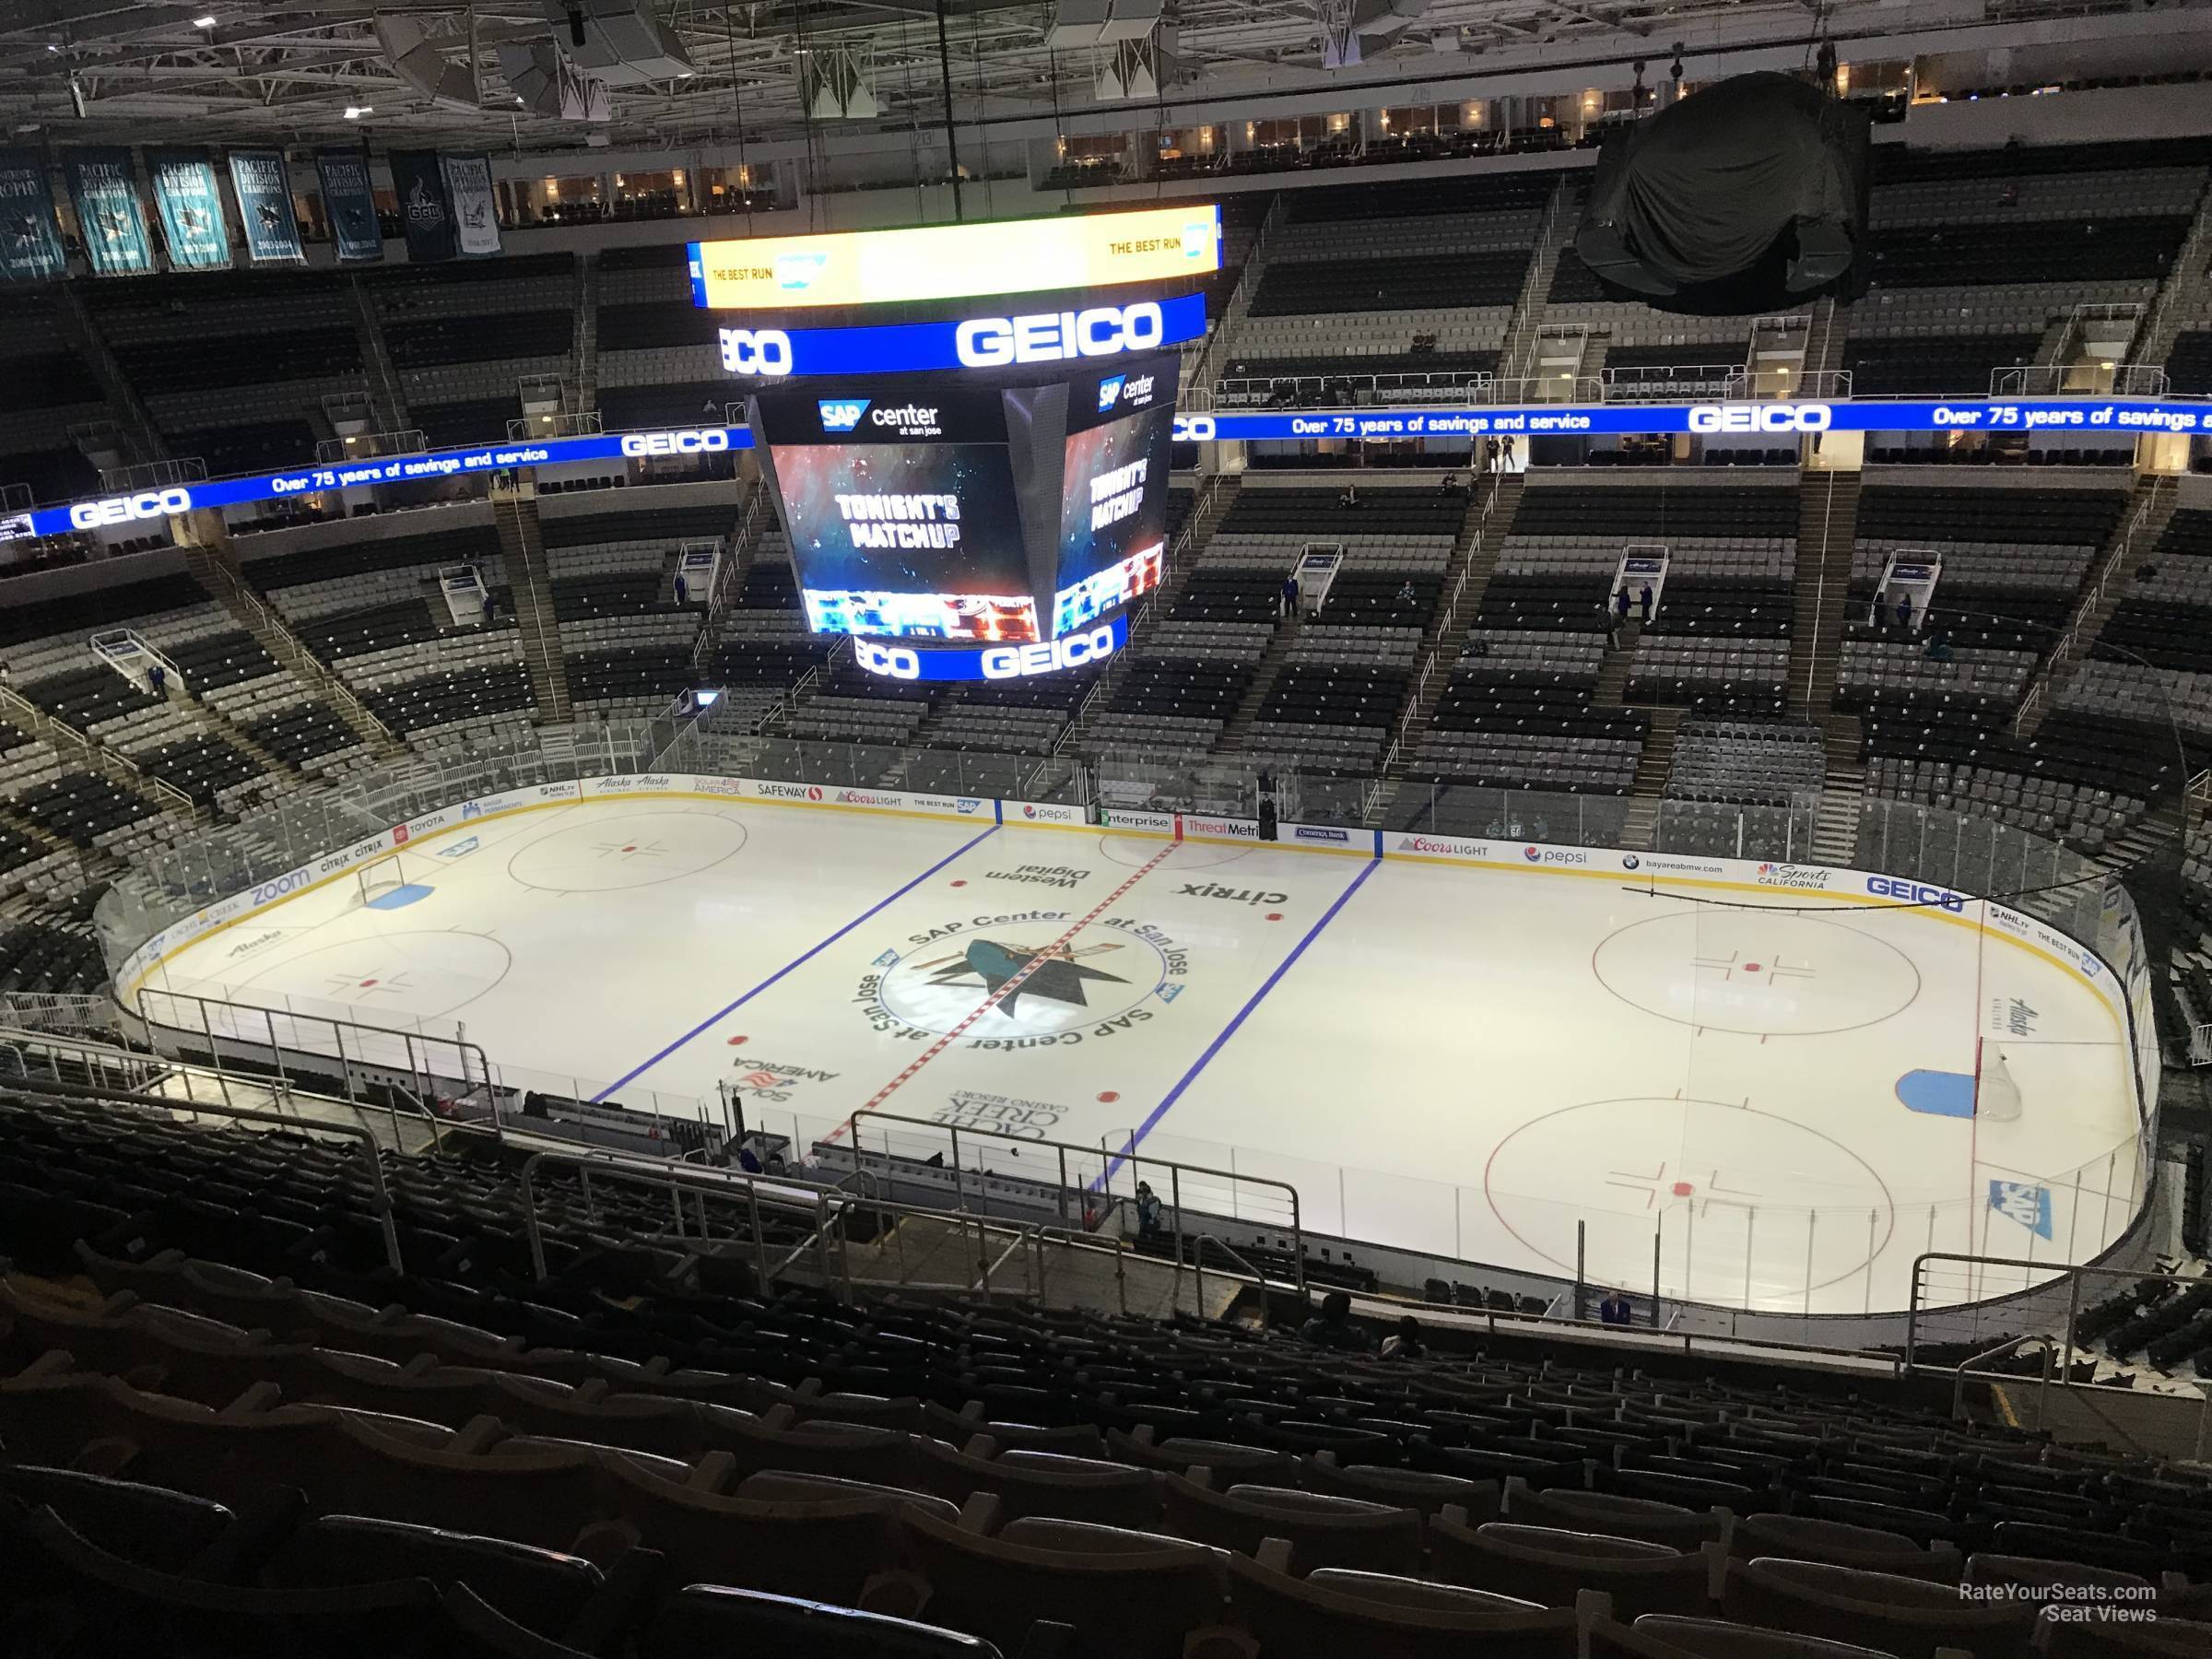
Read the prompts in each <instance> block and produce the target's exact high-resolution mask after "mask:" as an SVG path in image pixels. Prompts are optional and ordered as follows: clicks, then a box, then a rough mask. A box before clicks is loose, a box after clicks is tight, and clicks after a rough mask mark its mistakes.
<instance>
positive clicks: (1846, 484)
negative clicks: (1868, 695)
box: [1788, 472, 1859, 720]
mask: <svg viewBox="0 0 2212 1659" xmlns="http://www.w3.org/2000/svg"><path fill="white" fill-rule="evenodd" d="M1858 531H1859V475H1858V474H1857V473H1845V472H1828V473H1807V474H1806V475H1805V477H1804V480H1803V482H1802V483H1801V484H1800V485H1799V486H1798V490H1797V571H1796V585H1795V588H1794V593H1793V598H1794V606H1795V608H1794V612H1793V614H1792V616H1791V621H1790V683H1789V687H1788V691H1789V709H1790V712H1791V713H1792V714H1794V715H1796V716H1797V717H1798V718H1800V719H1804V720H1819V719H1822V718H1823V717H1825V716H1826V715H1827V713H1828V711H1829V708H1830V704H1831V703H1833V702H1834V700H1835V695H1836V678H1837V675H1838V673H1839V672H1840V670H1841V665H1842V649H1843V617H1844V610H1845V601H1846V600H1847V599H1848V597H1849V596H1850V593H1851V549H1852V544H1853V542H1855V541H1856V540H1857V539H1858Z"/></svg>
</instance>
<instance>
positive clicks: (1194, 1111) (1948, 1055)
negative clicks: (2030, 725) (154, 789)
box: [125, 798, 2138, 1313]
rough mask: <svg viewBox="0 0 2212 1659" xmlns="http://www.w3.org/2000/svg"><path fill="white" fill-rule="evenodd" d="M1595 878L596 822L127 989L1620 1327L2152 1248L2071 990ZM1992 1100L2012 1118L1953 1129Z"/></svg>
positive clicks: (244, 927) (494, 851)
mask: <svg viewBox="0 0 2212 1659" xmlns="http://www.w3.org/2000/svg"><path fill="white" fill-rule="evenodd" d="M1009 811H1011V809H1009ZM1607 856H1609V857H1611V858H1612V859H1613V860H1614V863H1615V865H1616V867H1615V868H1613V869H1611V870H1610V871H1609V872H1608V871H1601V870H1598V869H1595V868H1585V869H1578V870H1553V869H1548V868H1547V869H1529V870H1521V869H1515V868H1511V867H1468V866H1465V865H1452V864H1446V863H1441V862H1440V863H1426V862H1423V861H1421V860H1419V859H1418V858H1403V859H1402V858H1398V857H1391V858H1388V859H1383V860H1376V859H1372V858H1369V857H1366V856H1359V855H1352V854H1348V853H1345V852H1343V851H1342V850H1335V851H1334V852H1320V851H1313V850H1306V849H1300V848H1297V847H1292V846H1268V845H1253V844H1241V843H1232V842H1216V841H1174V840H1169V839H1163V838H1159V837H1152V836H1145V835H1134V834H1122V833H1113V832H1107V831H1101V830H1085V829H1053V830H1047V829H1040V828H1030V827H1022V826H1018V824H1016V823H1013V822H1008V823H1006V824H1003V825H1002V824H993V823H992V822H990V821H988V820H987V819H984V820H981V821H979V820H974V819H963V820H957V821H956V820H947V819H942V818H914V817H906V816H900V815H895V814H877V813H869V812H865V811H840V810H835V809H822V808H816V807H809V806H805V805H802V804H791V805H784V804H780V803H774V802H768V801H725V800H704V799H687V798H669V799H665V800H650V799H647V800H639V799H627V800H611V801H602V802H593V801H588V800H587V801H580V802H577V803H574V804H570V805H562V806H552V807H547V808H539V809H535V810H529V811H523V812H518V813H512V814H509V815H506V816H504V817H500V818H496V819H487V820H484V821H483V822H481V823H478V824H475V825H471V824H462V825H460V826H458V827H457V828H456V829H454V830H447V831H444V832H442V833H441V834H439V835H437V836H435V837H433V838H431V839H429V840H427V841H424V842H423V843H422V844H421V845H419V846H417V847H413V848H410V849H406V850H405V851H404V852H403V855H402V858H401V860H400V862H399V864H398V865H388V866H386V867H385V869H384V871H383V875H384V876H385V877H386V879H384V880H382V881H381V882H379V883H377V884H375V885H374V886H373V888H372V887H371V885H370V884H369V883H367V882H366V881H364V880H357V879H356V878H354V877H343V878H340V879H337V880H334V881H330V882H327V883H324V885H322V886H320V887H317V888H313V889H312V890H309V891H306V892H303V893H300V894H299V895H297V896H295V897H292V898H289V899H287V900H282V901H280V902H278V903H276V904H273V905H269V906H266V907H265V908H263V909H261V910H259V911H258V912H254V913H253V914H250V915H248V916H245V917H243V918H241V920H239V921H238V922H236V923H235V924H229V925H227V926H225V927H223V928H221V929H219V930H218V931H215V932H212V933H209V934H207V935H204V936H203V937H201V938H199V939H197V940H195V941H194V942H193V943H191V944H189V945H187V946H185V947H183V948H182V949H181V950H177V951H174V952H172V953H171V955H170V956H168V957H167V958H166V959H162V960H160V961H159V965H158V966H156V967H154V968H153V969H152V970H151V971H150V972H149V973H148V974H147V977H146V978H145V979H144V980H143V983H144V985H145V986H146V987H147V988H148V989H150V990H153V991H157V992H159V991H164V990H165V991H168V992H170V993H172V994H186V995H198V996H206V997H211V998H221V999H223V1000H224V1001H226V1002H244V1003H251V1004H254V1005H258V1006H265V1007H272V1008H287V1007H289V1008H292V1009H295V1010H297V1011H299V1012H300V1013H302V1014H307V1013H324V1014H331V1015H337V1016H341V1017H345V1018H352V1019H356V1020H359V1021H362V1022H366V1023H370V1024H376V1025H383V1026H393V1027H410V1028H411V1027H416V1026H418V1025H419V1026H420V1028H421V1029H423V1030H432V1031H438V1032H448V1033H450V1032H452V1031H453V1030H454V1029H455V1025H456V1023H457V1022H458V1023H460V1024H462V1025H464V1026H465V1035H466V1038H467V1040H468V1041H471V1042H475V1043H478V1044H481V1045H482V1047H483V1049H484V1050H485V1052H486V1053H488V1055H489V1056H490V1057H491V1059H492V1060H493V1061H494V1062H495V1063H496V1064H497V1065H498V1066H499V1068H500V1076H501V1077H502V1080H504V1081H507V1082H509V1083H511V1084H517V1085H526V1086H528V1087H533V1088H545V1089H549V1090H551V1091H553V1092H556V1093H560V1094H571V1093H573V1094H576V1095H579V1096H582V1097H589V1098H605V1099H607V1100H613V1101H616V1102H618V1103H620V1104H622V1105H625V1106H630V1107H638V1108H644V1107H649V1106H653V1105H658V1106H659V1107H660V1109H662V1110H664V1111H667V1112H681V1113H683V1114H685V1115H689V1114H690V1113H691V1112H694V1111H698V1110H701V1108H700V1106H699V1102H701V1101H704V1102H706V1103H707V1105H706V1107H705V1108H704V1110H707V1111H709V1112H711V1113H712V1115H714V1116H715V1117H716V1118H717V1119H718V1120H719V1118H720V1116H721V1111H722V1109H721V1106H720V1104H719V1102H718V1099H717V1096H718V1086H721V1085H725V1084H726V1085H728V1086H729V1088H732V1089H733V1090H734V1091H735V1094H736V1096H737V1097H738V1099H739V1100H741V1102H742V1104H743V1108H744V1112H745V1115H746V1118H747V1123H748V1124H750V1125H751V1126H753V1127H755V1128H763V1129H767V1130H769V1131H771V1132H775V1133H781V1134H788V1135H793V1136H794V1140H795V1141H796V1142H797V1143H798V1144H799V1145H800V1146H801V1147H805V1146H806V1145H809V1144H811V1143H812V1141H813V1140H814V1139H815V1138H816V1137H817V1136H826V1135H846V1134H849V1133H850V1131H848V1130H847V1129H846V1127H845V1125H846V1123H847V1121H848V1120H849V1118H850V1117H851V1114H853V1112H856V1111H865V1112H870V1113H874V1114H878V1115H877V1116H873V1117H864V1118H863V1119H862V1120H861V1122H862V1127H861V1129H860V1130H859V1133H860V1134H861V1135H862V1136H863V1137H864V1140H865V1142H866V1144H868V1145H870V1146H873V1145H876V1144H877V1143H878V1141H882V1142H884V1143H887V1144H892V1145H897V1144H898V1143H897V1142H895V1141H893V1140H892V1137H893V1136H894V1135H897V1134H898V1133H900V1125H899V1124H897V1123H896V1121H895V1120H896V1119H898V1118H912V1119H921V1120H927V1121H929V1122H931V1123H935V1124H958V1125H960V1126H962V1127H972V1128H981V1129H996V1130H1001V1131H1006V1132H1010V1133H1014V1134H1019V1135H1029V1136H1030V1137H1032V1138H1034V1139H1040V1140H1045V1141H1052V1142H1063V1143H1072V1144H1075V1145H1077V1146H1081V1147H1099V1148H1101V1168H1100V1173H1101V1175H1102V1176H1105V1177H1107V1178H1109V1179H1112V1181H1113V1182H1115V1185H1116V1187H1117V1189H1118V1190H1124V1191H1125V1190H1126V1189H1127V1187H1128V1185H1129V1184H1130V1183H1131V1182H1132V1181H1133V1180H1134V1179H1135V1176H1136V1175H1138V1174H1141V1173H1144V1172H1145V1171H1147V1169H1156V1168H1157V1166H1152V1165H1147V1163H1146V1162H1145V1160H1146V1159H1178V1160H1182V1161H1184V1162H1188V1163H1192V1164H1200V1165H1205V1166H1207V1167H1210V1168H1213V1169H1217V1170H1231V1169H1233V1170H1234V1171H1236V1172H1237V1173H1238V1174H1239V1175H1240V1176H1245V1177H1267V1178H1274V1179H1279V1180H1284V1181H1288V1182H1291V1183H1293V1184H1294V1185H1295V1186H1296V1188H1297V1191H1298V1194H1299V1198H1300V1206H1301V1212H1302V1219H1303V1225H1304V1227H1305V1228H1306V1230H1308V1231H1310V1232H1313V1233H1322V1234H1333V1235H1336V1236H1338V1237H1343V1238H1350V1239H1356V1240H1359V1241H1366V1242H1369V1243H1373V1244H1380V1245H1385V1246H1391V1247H1396V1248H1401V1249H1405V1250H1409V1251H1415V1252H1419V1253H1427V1254H1433V1255H1437V1256H1441V1257H1447V1258H1453V1259H1456V1260H1460V1261H1465V1262H1472V1263H1484V1264H1490V1265H1497V1266H1502V1267H1509V1268H1522V1269H1527V1270H1532V1271H1537V1272H1543V1273H1547V1274H1552V1275H1571V1273H1572V1272H1573V1270H1574V1268H1575V1266H1576V1253H1577V1249H1578V1228H1577V1223H1578V1222H1580V1223H1582V1228H1581V1230H1580V1248H1581V1249H1582V1251H1583V1260H1584V1265H1585V1270H1586V1272H1587V1275H1588V1277H1590V1279H1592V1280H1593V1281H1594V1282H1600V1283H1618V1284H1622V1285H1625V1286H1627V1287H1628V1288H1630V1289H1631V1290H1637V1291H1643V1290H1648V1289H1650V1288H1651V1287H1652V1285H1653V1276H1654V1252H1656V1272H1657V1277H1658V1279H1659V1282H1660V1284H1661V1286H1662V1288H1664V1290H1665V1292H1666V1294H1668V1295H1669V1296H1688V1297H1691V1298H1694V1299H1697V1300H1708V1301H1712V1302H1717V1303H1721V1304H1724V1305H1731V1306H1743V1307H1751V1308H1757V1309H1761V1310H1769V1311H1774V1312H1813V1313H1821V1312H1836V1313H1846V1312H1848V1313H1858V1312H1865V1311H1869V1310H1872V1311H1882V1310H1895V1309H1899V1308H1902V1307H1904V1306H1905V1305H1907V1302H1908V1300H1909V1296H1910V1276H1911V1269H1912V1261H1913V1259H1914V1257H1915V1256H1916V1255H1918V1254H1919V1253H1922V1252H1924V1251H1930V1250H1937V1251H1960V1252H1966V1251H1973V1252H1986V1253H1993V1254H1999V1255H2007V1256H2024V1257H2029V1258H2030V1259H2033V1260H2036V1261H2039V1262H2040V1261H2048V1262H2050V1263H2052V1264H2053V1265H2057V1264H2059V1263H2062V1262H2065V1261H2069V1260H2082V1259H2088V1258H2090V1257H2093V1256H2094V1255H2096V1254H2097V1253H2098V1252H2099V1251H2100V1249H2101V1248H2102V1247H2103V1245H2104V1244H2105V1243H2107V1242H2108V1241H2111V1240H2112V1239H2113V1238H2116V1237H2117V1236H2118V1235H2119V1233H2120V1232H2122V1231H2123V1230H2124V1229H2125V1228H2126V1226H2127V1225H2128V1222H2129V1220H2130V1219H2131V1218H2132V1215H2133V1211H2134V1207H2135V1202H2136V1201H2135V1186H2136V1177H2135V1176H2134V1174H2133V1173H2132V1171H2134V1169H2135V1167H2136V1151H2135V1143H2136V1137H2137V1135H2138V1127H2137V1125H2138V1118H2137V1112H2136V1101H2135V1095H2134V1085H2133V1083H2132V1082H2131V1077H2130V1069H2129V1067H2130V1053H2129V1049H2128V1045H2127V1035H2126V1032H2125V1030H2124V1029H2123V1027H2122V1024H2121V1022H2120V1019H2119V1017H2118V1016H2116V1015H2115V1013H2114V1012H2113V1011H2112V1006H2110V1004H2109V1003H2108V1001H2107V1000H2106V999H2104V998H2102V997H2100V995H2099V994H2097V993H2096V992H2095V990H2093V989H2092V987H2091V985H2090V984H2089V982H2088V981H2087V980H2086V979H2085V978H2084V977H2083V973H2082V971H2081V969H2080V968H2079V967H2078V966H2076V965H2072V964H2069V963H2067V962H2066V961H2065V960H2063V959H2060V958H2059V957H2058V956H2056V955H2055V954H2053V953H2051V952H2048V951H2043V950H2039V949H2036V948H2034V947H2030V946H2028V945H2026V944H2023V943H2022V942H2020V941H2018V940H2014V939H2011V938H2006V937H2002V936H2000V935H1997V934H1996V933H1995V932H1994V931H1993V930H1989V929H1985V928H1983V927H1982V926H1980V925H1977V924H1975V923H1974V921H1973V919H1972V916H1971V912H1970V913H1969V914H1965V915H1961V914H1957V913H1952V912H1946V911H1945V910H1943V909H1941V908H1936V907H1912V906H1891V905H1886V904H1879V903H1874V902H1861V903H1844V904H1838V903H1833V902H1832V901H1828V900H1822V899H1820V898H1818V896H1816V895H1813V894H1809V893H1799V892H1792V891H1786V890H1776V891H1772V892H1768V891H1765V890H1763V889H1747V888H1740V887H1735V886H1732V884H1727V883H1719V882H1713V883H1695V882H1690V883H1682V884H1678V885H1677V886H1676V887H1672V888H1665V887H1662V888H1654V887H1653V885H1652V884H1651V883H1650V882H1648V881H1647V882H1646V883H1645V884H1644V885H1642V886H1639V885H1638V879H1639V878H1638V877H1636V876H1635V875H1633V874H1631V873H1630V872H1627V871H1624V870H1622V869H1620V868H1618V865H1619V864H1621V863H1623V862H1626V861H1625V860H1622V859H1620V857H1619V856H1618V855H1607ZM1702 888H1712V889H1714V890H1713V891H1712V892H1705V891H1702V890H1693V889H1702ZM1723 888H1727V889H1728V890H1726V891H1721V890H1719V889H1723ZM125 989H126V992H127V991H128V990H130V989H132V987H127V986H126V987H125ZM1978 1066H1979V1077H1980V1085H1979V1086H1980V1087H1981V1088H1983V1091H1984V1098H1985V1099H1987V1100H1992V1101H1994V1100H1995V1098H1996V1095H1997V1093H1998V1092H1999V1091H2000V1090H2002V1092H2004V1093H2005V1094H2006V1096H2007V1097H2008V1098H2010V1097H2017V1108H2018V1110H2017V1115H2005V1116H1999V1115H1998V1114H1997V1113H1996V1112H1994V1111H1988V1110H1985V1111H1984V1112H1980V1113H1976V1112H1973V1111H1972V1102H1973V1100H1974V1098H1975V1089H1976V1088H1977V1068H1978ZM881 1114H890V1115H888V1116H885V1115H881ZM918 1133H926V1132H918ZM966 1144H967V1145H969V1146H971V1147H972V1146H974V1145H975V1144H976V1143H973V1142H970V1143H966ZM1132 1147H1134V1148H1135V1159H1136V1161H1135V1162H1127V1161H1125V1160H1110V1159H1106V1158H1105V1157H1104V1154H1106V1153H1117V1154H1127V1153H1128V1152H1129V1151H1130V1149H1131V1148H1132ZM982 1155H984V1156H988V1157H989V1158H990V1159H993V1160H994V1161H998V1162H999V1167H1001V1168H1005V1169H1009V1170H1015V1171H1019V1170H1024V1169H1028V1170H1030V1171H1033V1172H1034V1173H1036V1174H1038V1175H1039V1176H1042V1177H1047V1178H1049V1177H1051V1175H1052V1174H1053V1169H1052V1166H1051V1163H1050V1161H1049V1160H1050V1159H1052V1158H1053V1157H1054V1156H1056V1155H1053V1154H1051V1153H1048V1152H1045V1151H1043V1150H1041V1149H1037V1150H1032V1152H1031V1154H1030V1160H1029V1162H1028V1164H1027V1165H1025V1164H1024V1163H1022V1162H1021V1161H1020V1160H1019V1159H1014V1160H1013V1161H1011V1162H1005V1161H1000V1160H1004V1159H1008V1158H1009V1157H1010V1156H1011V1154H1010V1151H1009V1149H1008V1148H1007V1147H1006V1146H1005V1144H1004V1143H990V1144H989V1146H988V1149H987V1151H986V1153H984V1154H982ZM1155 1184H1156V1186H1158V1185H1161V1184H1163V1182H1160V1181H1156V1182H1155ZM1239 1190H1240V1191H1241V1192H1245V1193H1246V1194H1247V1195H1248V1196H1247V1199H1246V1200H1241V1201H1240V1202H1247V1201H1248V1202H1251V1203H1253V1204H1255V1205H1256V1204H1259V1203H1260V1202H1261V1200H1260V1199H1259V1198H1258V1197H1256V1196H1252V1194H1257V1192H1258V1189H1257V1188H1256V1187H1253V1188H1240V1189H1239ZM1188 1201H1189V1202H1191V1203H1192V1206H1193V1207H1194V1208H1197V1207H1200V1201H1199V1199H1198V1198H1196V1197H1195V1196H1193V1197H1191V1198H1189V1199H1188ZM1252 1213H1253V1214H1258V1213H1262V1212H1261V1211H1253V1212H1252ZM1353 1253H1354V1254H1355V1255H1358V1254H1359V1252H1358V1251H1357V1250H1355V1251H1354V1252H1353ZM1468 1277H1479V1275H1478V1274H1474V1273H1470V1275H1469V1276H1468ZM2023 1277H2031V1276H2025V1275H2024V1276H2023ZM2009 1288H2019V1286H2018V1283H2015V1284H2011V1285H1999V1284H1986V1285H1978V1286H1976V1287H1974V1291H1975V1293H1976V1294H1996V1293H2000V1292H2002V1291H2004V1290H2006V1289H2009Z"/></svg>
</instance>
